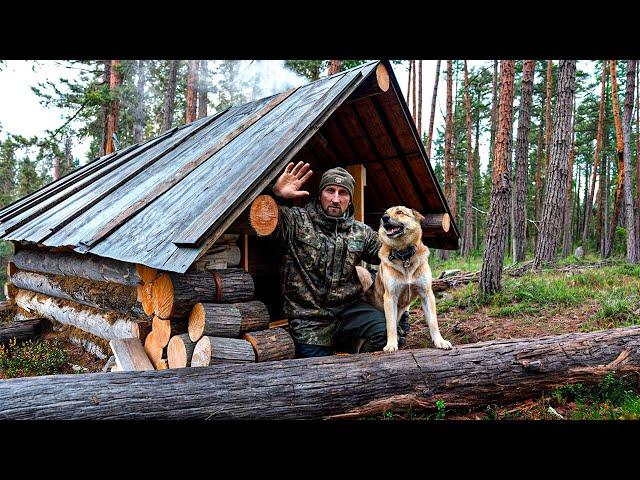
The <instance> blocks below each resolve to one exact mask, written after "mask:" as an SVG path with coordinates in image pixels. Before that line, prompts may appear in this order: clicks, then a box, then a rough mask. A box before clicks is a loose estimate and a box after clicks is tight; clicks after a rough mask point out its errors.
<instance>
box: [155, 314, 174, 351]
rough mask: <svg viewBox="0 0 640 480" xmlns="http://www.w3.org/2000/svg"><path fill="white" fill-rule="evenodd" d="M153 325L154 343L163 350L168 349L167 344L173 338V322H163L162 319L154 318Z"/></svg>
mask: <svg viewBox="0 0 640 480" xmlns="http://www.w3.org/2000/svg"><path fill="white" fill-rule="evenodd" d="M151 325H152V326H151V331H152V332H153V335H154V341H155V342H156V343H157V344H158V346H160V347H161V348H164V347H166V346H167V343H169V339H170V338H171V320H163V319H162V318H160V317H153V321H152V323H151Z"/></svg>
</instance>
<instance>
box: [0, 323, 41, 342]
mask: <svg viewBox="0 0 640 480" xmlns="http://www.w3.org/2000/svg"><path fill="white" fill-rule="evenodd" d="M50 328H51V323H50V322H49V320H47V319H46V318H36V319H34V320H21V321H16V322H7V323H3V324H1V325H0V345H2V344H7V343H8V342H9V341H10V340H11V339H13V338H15V339H16V341H17V342H24V341H26V340H32V339H34V338H38V337H39V336H40V335H42V334H43V333H45V332H46V331H47V330H49V329H50Z"/></svg>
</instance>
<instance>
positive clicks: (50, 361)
mask: <svg viewBox="0 0 640 480" xmlns="http://www.w3.org/2000/svg"><path fill="white" fill-rule="evenodd" d="M66 366H67V355H66V353H65V350H64V345H63V343H62V342H61V341H60V340H45V341H42V342H32V341H31V340H29V341H27V342H24V343H23V344H17V343H16V341H15V339H13V340H10V341H9V343H8V345H0V373H2V374H3V376H4V377H5V378H15V377H31V376H37V375H53V374H56V373H66V372H64V367H66Z"/></svg>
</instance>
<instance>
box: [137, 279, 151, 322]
mask: <svg viewBox="0 0 640 480" xmlns="http://www.w3.org/2000/svg"><path fill="white" fill-rule="evenodd" d="M152 285H153V284H152V283H145V284H144V285H138V286H137V287H136V290H137V293H138V301H139V302H140V303H141V304H142V310H143V311H144V313H146V314H147V315H153V310H154V305H153V290H152Z"/></svg>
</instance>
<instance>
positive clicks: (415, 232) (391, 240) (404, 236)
mask: <svg viewBox="0 0 640 480" xmlns="http://www.w3.org/2000/svg"><path fill="white" fill-rule="evenodd" d="M423 219H424V217H423V216H422V215H421V214H420V212H417V211H416V210H413V209H411V208H407V207H403V206H397V207H391V208H387V210H386V211H385V212H384V215H382V218H381V219H380V229H379V230H378V234H379V235H380V238H381V240H382V241H383V242H385V243H387V244H389V245H391V246H393V247H394V248H396V249H403V248H404V247H406V246H408V245H411V244H416V243H418V241H419V240H420V238H422V227H421V226H420V222H421V221H422V220H423Z"/></svg>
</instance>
